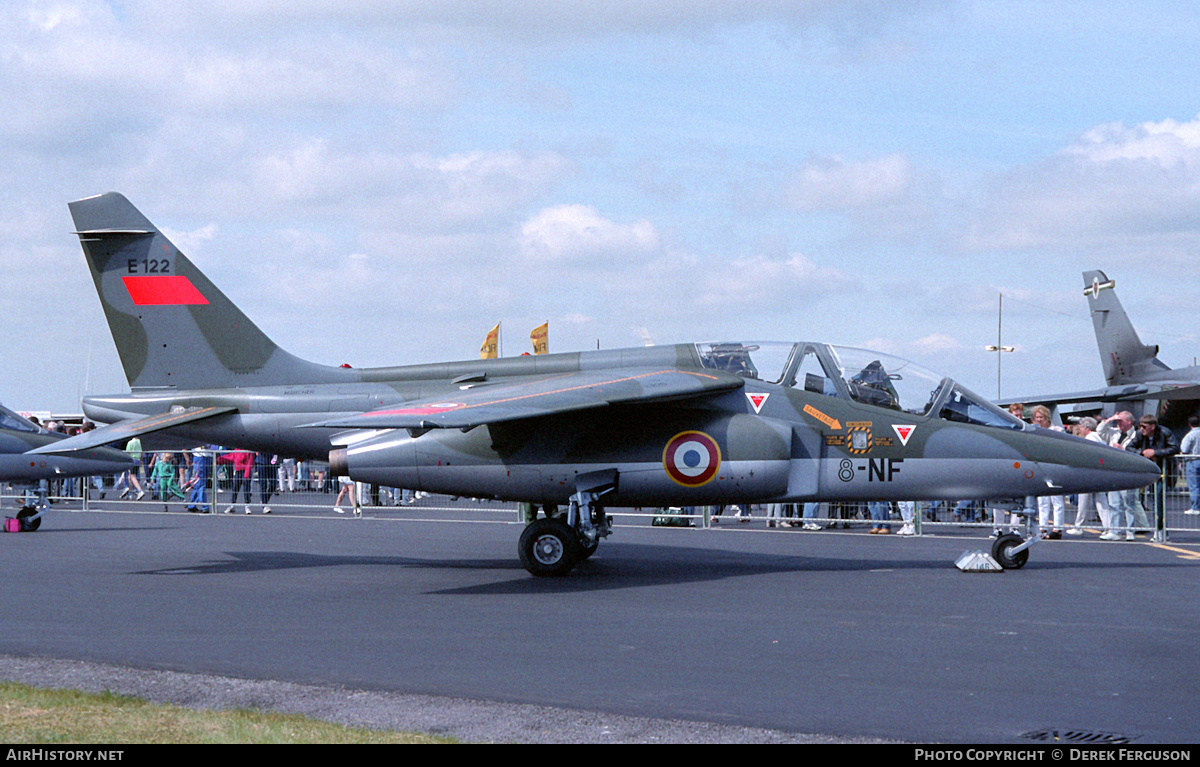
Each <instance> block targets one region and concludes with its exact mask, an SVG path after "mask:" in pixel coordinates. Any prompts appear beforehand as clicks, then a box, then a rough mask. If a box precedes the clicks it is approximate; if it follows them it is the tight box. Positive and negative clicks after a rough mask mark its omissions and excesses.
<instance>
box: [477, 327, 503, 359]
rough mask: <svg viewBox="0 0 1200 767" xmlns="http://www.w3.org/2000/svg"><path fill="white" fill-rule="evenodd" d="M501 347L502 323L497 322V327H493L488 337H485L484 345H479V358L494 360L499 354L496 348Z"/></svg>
mask: <svg viewBox="0 0 1200 767" xmlns="http://www.w3.org/2000/svg"><path fill="white" fill-rule="evenodd" d="M499 348H500V323H499V322H497V323H496V327H494V328H492V329H491V330H490V331H489V332H488V334H487V338H485V339H483V346H481V347H479V359H481V360H494V359H496V357H497V356H499V355H497V354H496V350H497V349H499Z"/></svg>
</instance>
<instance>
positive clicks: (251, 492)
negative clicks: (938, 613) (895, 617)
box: [0, 450, 1200, 538]
mask: <svg viewBox="0 0 1200 767" xmlns="http://www.w3.org/2000/svg"><path fill="white" fill-rule="evenodd" d="M239 452H241V453H242V454H243V456H247V455H249V456H253V454H249V453H246V452H245V451H206V450H192V451H174V452H171V453H166V454H165V453H146V454H144V455H143V462H142V465H141V467H140V468H139V470H138V471H137V472H127V473H126V474H124V475H118V476H110V477H88V478H74V479H72V478H63V479H58V480H52V481H49V482H43V483H41V486H40V487H38V488H34V489H33V490H25V491H19V492H14V491H11V490H9V489H8V488H0V504H2V505H3V507H4V508H6V509H7V508H13V507H14V505H15V506H33V507H47V506H49V507H51V508H52V507H53V505H55V504H62V506H61V508H64V509H66V508H71V509H82V510H89V511H92V510H104V509H118V508H119V509H123V510H129V509H134V510H145V511H160V512H161V511H185V510H199V511H203V512H206V513H221V512H225V513H238V514H248V513H249V514H262V513H264V512H265V513H272V512H273V511H274V512H278V511H280V510H292V511H293V512H296V511H300V512H307V513H320V514H336V513H338V512H339V510H340V512H341V513H343V514H347V515H361V514H362V513H363V512H364V511H367V512H368V513H372V512H387V511H389V510H394V509H395V508H396V507H399V508H407V507H412V508H414V509H417V510H421V511H439V512H449V513H452V518H455V519H461V518H466V519H484V518H486V519H489V520H500V521H511V522H518V521H521V520H523V519H526V518H527V514H528V511H525V510H523V509H522V508H521V506H520V505H517V504H512V503H498V502H492V501H476V500H474V499H458V498H449V497H446V496H429V495H428V494H425V493H413V492H411V491H407V490H403V489H400V488H388V487H378V486H374V485H364V484H358V483H349V482H348V481H347V480H345V479H344V478H336V477H330V476H329V467H328V465H327V464H325V463H323V462H316V461H293V460H290V459H279V458H276V457H273V456H266V455H259V456H255V457H254V459H250V460H248V459H246V458H245V457H243V458H242V459H241V463H240V464H238V463H234V461H236V460H237V458H236V455H237V454H238V453H239ZM165 455H170V456H171V458H170V459H167V458H165V457H164V456H165ZM1193 460H1194V463H1191V462H1192V461H1193ZM1189 463H1191V465H1192V466H1194V468H1190V469H1189ZM247 466H249V467H250V468H249V477H248V478H247V476H246V473H245V472H246V471H247V469H246V467H247ZM1189 471H1190V472H1191V475H1192V476H1191V479H1190V480H1189V479H1188V475H1189ZM1188 481H1191V482H1193V483H1195V485H1196V492H1197V496H1196V503H1197V504H1200V455H1197V456H1179V457H1178V458H1177V460H1176V461H1174V462H1171V463H1169V464H1168V465H1167V467H1166V470H1165V471H1164V475H1163V478H1162V479H1161V480H1160V481H1159V482H1157V483H1155V484H1154V485H1152V486H1150V487H1149V488H1145V489H1143V490H1140V491H1130V495H1129V498H1130V500H1132V501H1134V502H1135V503H1136V506H1135V518H1136V522H1137V525H1136V530H1137V532H1140V533H1147V534H1150V535H1154V536H1155V537H1163V538H1165V537H1166V536H1167V535H1169V534H1170V533H1172V532H1176V533H1189V532H1190V533H1200V508H1198V507H1195V506H1193V505H1192V503H1191V501H1190V498H1189V492H1188V485H1187V482H1188ZM13 501H15V504H14V503H13ZM1049 505H1050V509H1049V510H1048V511H1049V519H1048V526H1049V528H1050V529H1051V530H1058V531H1060V532H1062V533H1066V534H1096V535H1099V534H1102V533H1104V532H1105V529H1106V527H1105V520H1102V519H1101V518H1100V517H1099V515H1098V513H1097V512H1098V510H1097V509H1095V508H1094V507H1092V508H1090V509H1089V508H1084V509H1083V512H1084V515H1083V516H1082V517H1081V515H1080V504H1079V499H1078V498H1075V497H1066V498H1063V499H1062V504H1061V506H1060V507H1058V508H1060V509H1061V511H1057V509H1056V508H1055V506H1054V504H1053V502H1051V503H1050V504H1049ZM1085 505H1086V504H1085ZM906 506H907V508H906ZM1193 511H1196V513H1191V512H1193ZM607 512H608V513H609V514H611V515H612V516H613V517H615V518H616V521H617V522H618V524H650V525H654V526H666V527H673V526H687V527H713V526H717V525H730V524H746V523H756V524H757V526H759V527H762V526H764V525H765V526H767V527H776V528H800V529H810V530H816V529H830V528H839V529H861V530H871V529H875V530H881V529H882V530H886V531H887V532H888V533H902V534H911V535H922V534H934V533H938V532H946V531H947V530H949V529H959V530H962V531H966V532H968V533H969V532H970V530H971V529H972V528H978V529H979V530H982V531H985V532H987V533H990V532H992V529H993V528H994V527H996V526H997V525H1003V526H1007V525H1008V524H1009V523H1010V520H1009V519H1008V514H1007V513H1002V512H1001V513H998V512H995V511H993V510H991V509H989V508H987V507H986V504H985V503H984V502H981V501H963V502H958V503H955V502H953V501H913V502H910V503H909V504H904V503H897V502H890V503H889V502H822V503H807V504H805V503H796V504H751V505H748V504H736V505H735V504H730V505H728V506H698V507H672V508H669V509H662V508H636V509H635V508H624V509H608V510H607ZM998 514H999V517H1000V518H999V519H997V515H998Z"/></svg>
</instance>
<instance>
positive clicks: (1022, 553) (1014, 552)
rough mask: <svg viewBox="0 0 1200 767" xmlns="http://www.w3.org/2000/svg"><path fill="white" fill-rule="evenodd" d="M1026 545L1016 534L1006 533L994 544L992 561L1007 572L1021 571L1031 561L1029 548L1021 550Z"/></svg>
mask: <svg viewBox="0 0 1200 767" xmlns="http://www.w3.org/2000/svg"><path fill="white" fill-rule="evenodd" d="M1024 543H1025V539H1024V538H1022V537H1021V536H1019V535H1017V534H1016V533H1005V534H1004V535H1002V536H1000V537H999V538H997V539H996V540H995V541H993V542H992V559H994V560H996V562H997V563H999V565H1000V566H1001V567H1003V568H1004V569H1005V570H1020V569H1021V568H1022V567H1024V566H1025V563H1026V562H1028V561H1029V547H1028V546H1026V547H1025V548H1020V547H1021V545H1022V544H1024Z"/></svg>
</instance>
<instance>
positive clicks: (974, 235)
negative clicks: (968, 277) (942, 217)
mask: <svg viewBox="0 0 1200 767" xmlns="http://www.w3.org/2000/svg"><path fill="white" fill-rule="evenodd" d="M964 243H965V244H966V245H967V246H968V247H971V248H986V249H992V248H1068V249H1071V250H1080V249H1086V250H1088V251H1089V252H1091V253H1093V254H1096V255H1098V256H1100V257H1104V258H1124V259H1135V260H1141V259H1144V258H1146V257H1154V258H1157V259H1167V260H1184V259H1194V258H1195V254H1196V253H1197V252H1198V251H1200V117H1197V119H1195V120H1192V121H1190V122H1182V123H1181V122H1177V121H1175V120H1163V121H1161V122H1145V123H1141V124H1139V125H1135V126H1133V127H1128V126H1126V125H1123V124H1121V123H1111V124H1107V125H1101V126H1098V127H1097V128H1094V129H1092V130H1089V131H1087V132H1086V133H1084V134H1083V135H1081V136H1080V137H1079V138H1078V139H1077V140H1076V141H1074V142H1073V143H1072V144H1071V145H1070V146H1067V147H1065V148H1064V149H1062V150H1061V151H1059V152H1058V153H1056V154H1055V155H1053V156H1052V157H1049V158H1046V159H1045V160H1043V161H1041V162H1038V163H1034V164H1031V165H1028V166H1025V167H1021V168H1017V169H1014V170H1013V171H1011V172H1009V173H1007V174H1006V175H1004V176H1003V177H1001V178H999V179H998V180H997V181H996V183H995V184H994V186H993V187H992V189H991V190H990V193H989V195H988V197H987V198H986V199H985V200H984V201H983V204H982V209H981V211H980V212H979V214H978V215H977V216H976V217H975V219H974V221H973V223H972V225H971V227H970V229H969V231H968V232H967V233H966V235H965V236H964Z"/></svg>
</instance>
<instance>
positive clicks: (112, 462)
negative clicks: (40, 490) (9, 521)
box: [0, 405, 137, 530]
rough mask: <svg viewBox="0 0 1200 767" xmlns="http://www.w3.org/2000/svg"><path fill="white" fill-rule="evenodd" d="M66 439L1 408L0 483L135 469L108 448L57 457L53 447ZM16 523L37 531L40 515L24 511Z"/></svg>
mask: <svg viewBox="0 0 1200 767" xmlns="http://www.w3.org/2000/svg"><path fill="white" fill-rule="evenodd" d="M66 439H68V438H67V437H66V436H65V435H63V434H56V433H54V432H51V431H47V430H46V429H43V428H42V427H41V426H38V425H37V424H35V423H33V422H32V421H30V420H27V419H25V418H22V417H21V416H19V415H17V414H16V413H15V412H13V411H12V410H9V409H8V408H6V407H4V406H3V405H0V482H6V483H7V482H12V483H14V484H17V485H28V484H32V483H34V482H40V481H41V480H44V479H57V478H59V477H93V476H102V475H109V474H120V473H121V472H123V471H128V470H129V469H132V468H134V467H135V466H136V465H137V464H136V462H135V461H134V460H133V459H132V458H130V457H129V455H128V454H127V453H125V451H123V450H114V449H113V448H109V447H100V446H96V447H91V448H86V449H84V450H70V449H68V451H67V453H66V454H56V453H55V452H54V448H55V446H56V445H59V444H61V443H62V442H63V441H65V440H66ZM33 450H38V451H39V452H38V453H36V454H35V453H32V452H31V451H33ZM17 519H19V520H21V522H22V524H23V526H24V527H25V529H27V530H36V529H37V528H38V526H39V525H40V524H41V512H40V511H39V510H38V509H36V508H32V507H26V508H23V509H21V511H20V512H18V513H17Z"/></svg>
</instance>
